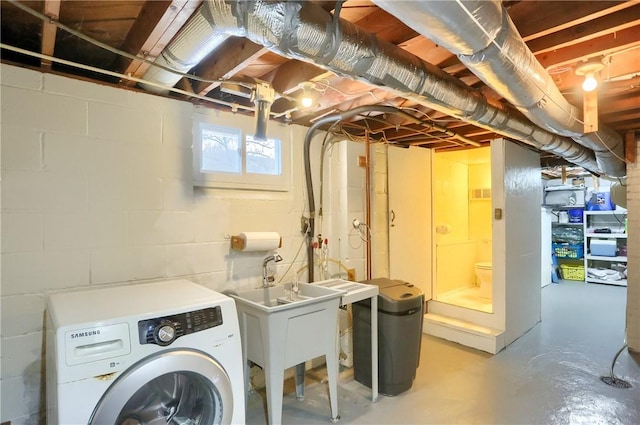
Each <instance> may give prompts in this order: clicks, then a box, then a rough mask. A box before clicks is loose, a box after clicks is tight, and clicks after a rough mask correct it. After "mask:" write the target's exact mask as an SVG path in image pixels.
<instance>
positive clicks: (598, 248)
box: [589, 239, 616, 257]
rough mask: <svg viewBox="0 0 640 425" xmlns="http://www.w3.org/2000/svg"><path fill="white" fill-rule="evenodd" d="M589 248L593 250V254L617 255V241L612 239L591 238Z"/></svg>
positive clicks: (603, 255)
mask: <svg viewBox="0 0 640 425" xmlns="http://www.w3.org/2000/svg"><path fill="white" fill-rule="evenodd" d="M589 250H590V251H591V255H600V256H602V257H615V256H616V241H615V240H611V239H591V243H590V245H589Z"/></svg>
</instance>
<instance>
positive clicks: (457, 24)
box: [373, 0, 626, 176]
mask: <svg viewBox="0 0 640 425" xmlns="http://www.w3.org/2000/svg"><path fill="white" fill-rule="evenodd" d="M373 1H374V3H376V4H377V5H378V6H380V7H381V8H382V9H384V10H386V11H387V12H389V13H390V14H392V15H394V16H396V17H397V18H399V19H400V20H401V21H403V22H404V23H406V24H407V25H408V26H410V27H411V28H413V29H414V30H415V31H417V32H419V33H420V34H422V35H424V36H425V37H427V38H429V39H431V40H432V41H434V42H435V43H437V44H439V45H441V46H442V47H444V48H446V49H448V50H449V51H451V52H452V53H454V54H456V55H457V56H458V58H459V59H460V61H461V62H462V63H463V64H465V65H466V66H467V68H469V69H470V70H471V71H472V72H473V73H474V74H476V75H477V76H478V77H479V78H480V79H481V80H482V81H484V82H485V83H486V84H487V85H489V86H490V87H492V88H493V89H494V90H495V91H496V92H497V93H498V94H500V95H501V96H503V97H504V98H505V99H507V100H508V101H509V102H510V103H511V104H513V105H515V106H516V107H517V108H518V109H519V110H520V111H521V112H522V113H523V114H524V115H525V116H526V117H527V118H529V119H530V120H531V121H533V122H534V123H536V124H537V125H538V126H540V127H542V128H545V129H547V130H549V131H551V132H553V133H555V134H558V135H561V136H566V137H571V138H573V139H574V140H575V141H576V142H578V143H579V144H581V145H583V146H585V147H586V148H588V149H591V150H593V151H594V153H595V156H596V160H597V162H598V167H599V168H600V169H601V170H602V171H603V172H604V173H605V174H608V175H611V176H624V175H625V174H626V167H625V163H624V161H623V159H622V158H624V144H623V140H622V137H621V136H620V135H619V134H617V133H616V132H615V131H613V130H612V129H610V128H607V127H605V126H602V125H600V126H599V130H598V131H596V132H593V133H587V134H585V133H584V126H583V121H582V111H581V110H579V109H578V108H576V107H574V106H573V105H571V104H569V103H568V102H567V101H566V99H565V98H564V96H562V94H561V93H560V91H559V90H558V88H557V86H556V85H555V83H554V82H553V80H552V78H551V76H550V75H549V74H548V73H547V71H546V70H545V69H544V68H543V67H542V65H541V64H540V63H539V62H538V60H537V59H536V58H535V56H534V55H533V53H532V52H531V50H529V48H528V47H527V45H526V44H525V42H524V40H523V39H522V37H520V34H519V33H518V31H517V29H516V28H515V25H514V24H513V21H512V20H511V18H510V17H509V15H508V13H507V11H506V10H505V9H504V8H503V7H502V5H501V3H500V1H498V0H455V1H423V2H416V1H392V0H373Z"/></svg>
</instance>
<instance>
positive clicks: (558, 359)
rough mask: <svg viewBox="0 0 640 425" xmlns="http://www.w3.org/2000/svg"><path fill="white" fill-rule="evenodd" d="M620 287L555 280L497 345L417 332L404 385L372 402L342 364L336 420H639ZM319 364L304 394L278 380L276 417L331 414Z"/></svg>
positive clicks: (254, 408)
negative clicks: (527, 324)
mask: <svg viewBox="0 0 640 425" xmlns="http://www.w3.org/2000/svg"><path fill="white" fill-rule="evenodd" d="M625 303H626V288H624V287H619V286H610V285H599V284H586V283H584V282H573V281H561V282H560V283H558V284H551V285H548V286H546V287H544V288H543V289H542V321H541V322H540V323H539V324H538V325H537V326H535V327H534V328H533V329H532V330H530V331H529V332H527V333H526V334H525V335H523V336H522V337H520V338H519V339H518V340H517V341H515V342H514V343H512V344H511V345H509V346H508V347H507V348H506V349H504V350H502V351H501V352H500V353H498V354H496V355H494V356H492V355H490V354H487V353H484V352H482V351H477V350H474V349H471V348H466V347H463V346H461V345H458V344H455V343H451V342H448V341H444V340H441V339H438V338H434V337H431V336H428V335H424V336H423V339H422V352H421V358H420V366H419V368H418V369H417V375H416V378H415V381H414V384H413V387H412V388H411V389H409V390H408V391H406V392H404V393H402V394H399V395H397V396H395V397H387V396H383V395H380V397H379V399H378V401H377V402H375V403H373V402H372V401H371V391H370V389H369V388H367V387H365V386H363V385H361V384H360V383H358V382H357V381H355V380H353V373H352V369H346V370H343V371H341V373H340V378H339V380H338V396H339V400H338V410H339V415H340V418H341V419H340V421H339V422H338V423H342V424H589V425H592V424H607V425H610V424H612V425H615V424H620V425H627V424H640V366H639V365H638V364H637V363H636V362H635V361H634V360H633V358H632V357H631V356H630V354H629V352H628V351H627V350H624V351H623V352H622V354H620V356H619V357H618V360H617V362H616V364H615V367H614V374H615V376H616V377H618V378H621V379H623V380H625V381H627V382H628V383H630V384H632V386H633V387H632V388H631V389H621V388H615V387H612V386H609V385H606V384H604V383H603V382H602V381H601V380H600V378H601V377H602V376H609V375H610V369H611V364H612V361H613V358H614V356H615V354H616V353H617V352H618V350H619V349H620V348H622V346H623V344H624V329H625ZM325 372H326V371H325V370H324V369H323V368H317V369H314V370H311V371H309V372H308V373H307V377H306V388H305V399H304V401H297V400H296V397H295V391H294V389H293V386H292V385H286V386H285V392H286V394H285V396H284V405H283V413H282V422H283V423H284V424H296V425H297V424H322V423H331V419H330V416H331V415H330V407H329V400H328V387H327V385H326V373H325ZM263 397H264V392H263V391H258V392H252V393H251V394H250V395H249V400H248V409H247V418H246V422H247V424H265V423H266V414H265V408H264V402H263V400H264V399H263Z"/></svg>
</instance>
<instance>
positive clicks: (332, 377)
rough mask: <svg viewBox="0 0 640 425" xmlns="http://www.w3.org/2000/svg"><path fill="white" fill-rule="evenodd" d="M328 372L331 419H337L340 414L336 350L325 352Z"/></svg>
mask: <svg viewBox="0 0 640 425" xmlns="http://www.w3.org/2000/svg"><path fill="white" fill-rule="evenodd" d="M325 360H326V363H327V374H328V375H329V376H328V380H329V382H328V383H329V401H330V402H331V420H332V421H334V422H335V421H337V420H338V419H340V416H338V356H337V355H336V352H335V350H331V351H330V352H329V353H327V354H325Z"/></svg>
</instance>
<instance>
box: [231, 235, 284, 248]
mask: <svg viewBox="0 0 640 425" xmlns="http://www.w3.org/2000/svg"><path fill="white" fill-rule="evenodd" d="M281 244H282V238H281V237H280V234H279V233H278V232H242V233H240V234H239V235H238V236H233V237H232V238H231V247H232V248H233V249H235V250H238V251H270V250H272V249H277V248H280V246H281Z"/></svg>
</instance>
